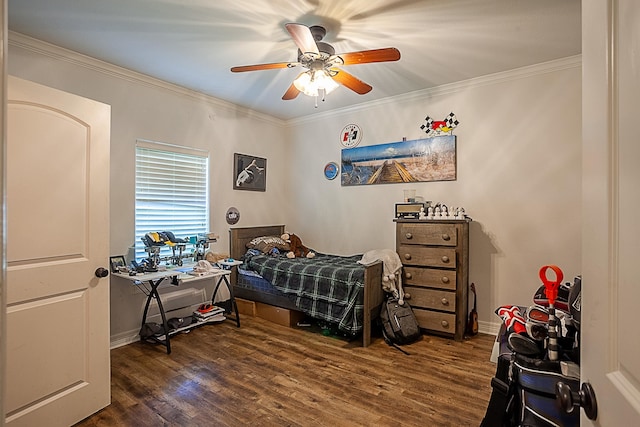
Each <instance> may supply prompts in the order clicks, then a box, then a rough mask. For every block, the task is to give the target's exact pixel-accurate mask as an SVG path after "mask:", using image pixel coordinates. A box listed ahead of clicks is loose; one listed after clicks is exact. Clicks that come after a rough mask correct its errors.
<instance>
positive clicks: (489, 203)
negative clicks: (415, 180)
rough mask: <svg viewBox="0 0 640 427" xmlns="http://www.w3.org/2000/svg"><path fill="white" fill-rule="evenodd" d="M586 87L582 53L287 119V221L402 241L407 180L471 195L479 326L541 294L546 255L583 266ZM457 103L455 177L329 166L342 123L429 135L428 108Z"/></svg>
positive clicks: (367, 134) (329, 246)
mask: <svg viewBox="0 0 640 427" xmlns="http://www.w3.org/2000/svg"><path fill="white" fill-rule="evenodd" d="M340 90H344V89H340ZM374 90H375V88H374ZM580 93H581V67H580V58H567V59H565V60H562V61H556V62H554V63H549V64H540V65H537V66H535V67H529V68H526V69H520V70H514V71H512V72H508V73H502V74H499V75H493V76H487V77H485V78H481V79H476V80H472V81H466V82H459V83H457V84H454V85H450V86H447V87H440V88H437V89H435V90H431V91H425V92H423V93H415V94H411V95H410V96H407V97H404V98H396V99H393V100H391V101H390V102H387V103H384V104H378V105H373V106H366V107H361V108H352V109H350V110H344V111H340V112H338V113H331V114H325V115H322V116H320V115H319V116H312V117H309V118H305V119H303V120H298V121H296V122H293V123H290V129H289V131H290V133H291V136H290V138H291V142H292V145H291V152H292V158H293V159H295V162H294V163H293V164H292V172H293V173H294V178H293V179H292V183H293V188H292V193H291V198H292V199H293V201H294V202H295V206H296V215H295V217H294V218H292V219H291V220H290V223H289V224H288V225H289V228H291V229H292V231H296V232H298V233H299V234H300V235H301V236H303V238H304V243H305V244H307V246H310V247H313V248H316V249H317V250H319V251H335V252H337V253H341V254H351V253H359V252H363V251H366V250H368V249H371V248H393V247H395V227H394V223H393V215H394V204H395V203H396V202H401V201H402V197H403V190H404V189H407V188H415V189H416V190H417V195H420V196H423V197H424V198H425V200H432V201H439V202H443V203H445V204H447V205H449V206H451V205H453V206H463V207H464V208H465V209H466V211H467V213H468V215H470V216H471V217H472V218H473V222H472V223H471V227H470V276H469V280H470V281H473V282H475V284H476V288H477V290H478V294H479V296H478V311H479V320H480V327H481V330H485V331H488V330H495V328H496V327H497V321H498V318H497V316H496V315H495V314H493V311H494V310H495V308H496V307H497V306H499V305H501V304H521V305H526V306H528V305H530V304H532V300H531V298H532V296H533V292H534V291H535V290H536V289H537V288H538V286H539V285H540V283H539V279H538V269H539V268H540V266H542V265H544V264H548V263H555V264H558V265H559V266H560V267H561V268H562V269H563V270H564V272H565V277H566V278H567V279H569V280H572V278H573V277H574V276H575V275H577V274H580V271H579V269H580V257H581V253H580V242H581V234H580V230H581V228H580V227H581V215H580V201H581V199H580V197H581V118H580V117H581V107H580V106H581V96H580ZM326 102H327V103H330V102H331V95H329V96H328V97H327V100H326ZM451 111H453V112H454V113H455V114H456V117H457V119H458V120H459V121H460V124H459V126H458V127H457V128H456V129H455V131H454V134H455V135H456V136H457V180H456V181H448V182H429V183H419V184H384V185H374V186H358V187H341V185H340V182H339V179H336V180H334V181H327V180H326V179H325V178H324V177H323V174H322V171H323V167H324V165H325V164H326V163H327V162H330V161H335V162H338V163H339V162H340V155H341V148H342V147H341V145H340V143H339V133H340V131H341V130H342V128H343V127H344V126H345V125H347V124H349V123H356V124H358V125H359V126H360V127H361V129H362V132H363V139H362V142H361V143H360V146H364V145H374V144H383V143H388V142H397V141H402V138H403V137H406V138H407V139H408V140H412V139H419V138H422V137H424V135H425V134H424V133H423V132H422V130H421V129H420V128H419V126H420V125H421V124H422V123H423V120H424V117H425V116H426V115H429V116H431V117H433V118H435V119H437V120H442V119H443V118H444V117H445V116H446V115H447V114H449V112H451Z"/></svg>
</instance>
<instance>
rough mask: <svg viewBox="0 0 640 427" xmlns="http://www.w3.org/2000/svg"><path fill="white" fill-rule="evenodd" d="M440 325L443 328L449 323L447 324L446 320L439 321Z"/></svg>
mask: <svg viewBox="0 0 640 427" xmlns="http://www.w3.org/2000/svg"><path fill="white" fill-rule="evenodd" d="M440 324H441V325H442V327H443V328H448V327H449V322H447V321H446V320H443V321H441V322H440Z"/></svg>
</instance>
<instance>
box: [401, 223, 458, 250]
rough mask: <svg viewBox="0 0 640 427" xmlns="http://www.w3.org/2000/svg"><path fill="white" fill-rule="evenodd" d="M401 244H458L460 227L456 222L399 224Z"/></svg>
mask: <svg viewBox="0 0 640 427" xmlns="http://www.w3.org/2000/svg"><path fill="white" fill-rule="evenodd" d="M397 231H398V239H399V242H400V244H410V245H437V246H456V245H457V244H458V229H457V228H456V226H455V225H454V224H429V225H428V226H426V227H425V224H398V230H397Z"/></svg>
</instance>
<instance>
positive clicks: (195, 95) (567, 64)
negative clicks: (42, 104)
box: [8, 31, 582, 126]
mask: <svg viewBox="0 0 640 427" xmlns="http://www.w3.org/2000/svg"><path fill="white" fill-rule="evenodd" d="M8 44H9V46H15V47H18V48H21V49H25V50H28V51H31V52H34V53H37V54H40V55H44V56H48V57H50V58H53V59H56V60H59V61H65V62H68V63H71V64H74V65H76V66H79V67H83V68H85V69H88V70H91V71H94V72H98V73H101V74H104V75H107V76H110V77H114V78H118V79H121V80H124V81H128V82H132V83H136V84H142V85H146V86H151V87H154V88H159V89H163V90H166V91H169V92H172V93H174V94H177V95H180V96H185V97H188V98H191V99H195V100H198V101H201V102H206V103H208V104H210V105H211V106H213V107H216V108H220V109H223V110H226V111H229V112H233V113H241V114H242V115H243V116H246V117H250V118H253V119H256V120H262V121H264V122H267V123H270V124H275V125H277V126H298V125H302V124H305V123H308V122H317V121H318V120H322V119H325V118H330V117H335V116H341V115H345V114H349V113H356V112H363V111H367V110H370V109H373V108H379V107H380V106H384V105H387V104H395V105H397V104H398V103H408V102H412V101H415V100H424V99H425V98H431V97H436V96H443V95H449V94H453V93H458V92H461V91H463V90H468V89H470V88H477V87H482V86H487V85H492V84H497V83H501V82H509V81H514V80H519V79H523V78H528V77H532V76H536V75H541V74H546V73H552V72H556V71H561V70H566V69H571V68H576V67H581V66H582V55H575V56H570V57H566V58H561V59H557V60H553V61H548V62H543V63H540V64H534V65H530V66H526V67H521V68H516V69H513V70H509V71H503V72H499V73H494V74H488V75H486V76H481V77H476V78H473V79H468V80H461V81H458V82H454V83H449V84H446V85H441V86H437V87H433V88H426V89H423V90H418V91H414V92H410V93H406V94H402V95H397V96H391V97H387V98H384V99H379V100H376V101H369V102H363V103H360V104H355V105H351V106H349V107H344V108H338V109H335V110H331V111H326V112H323V113H314V114H310V115H308V116H304V117H298V118H294V119H289V120H283V119H279V118H277V117H274V116H270V115H268V114H264V113H260V112H257V111H255V110H251V109H249V108H245V107H241V106H239V105H237V104H233V103H231V102H228V101H224V100H221V99H219V98H215V97H212V96H209V95H205V94H203V93H201V92H197V91H195V90H191V89H187V88H184V87H182V86H178V85H174V84H172V83H168V82H166V81H164V80H160V79H156V78H154V77H151V76H148V75H146V74H142V73H138V72H135V71H132V70H128V69H126V68H122V67H118V66H116V65H113V64H110V63H108V62H105V61H101V60H99V59H96V58H92V57H90V56H87V55H83V54H80V53H77V52H74V51H71V50H68V49H65V48H62V47H59V46H56V45H53V44H51V43H47V42H44V41H42V40H38V39H35V38H32V37H29V36H26V35H24V34H21V33H17V32H15V31H9V39H8Z"/></svg>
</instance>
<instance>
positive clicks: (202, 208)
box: [135, 141, 209, 260]
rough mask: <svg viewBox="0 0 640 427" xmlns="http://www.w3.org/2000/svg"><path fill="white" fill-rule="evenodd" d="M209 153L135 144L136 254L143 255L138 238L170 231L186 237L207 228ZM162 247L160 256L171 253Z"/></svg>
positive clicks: (142, 248)
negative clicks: (151, 233) (147, 234)
mask: <svg viewBox="0 0 640 427" xmlns="http://www.w3.org/2000/svg"><path fill="white" fill-rule="evenodd" d="M208 164H209V159H208V154H207V153H205V152H200V151H196V150H189V149H185V148H183V147H176V146H171V145H165V144H159V143H149V142H146V141H144V142H143V141H138V142H137V143H136V212H135V222H136V224H135V233H136V235H135V242H136V243H135V257H136V259H137V260H139V259H141V258H145V257H146V256H147V253H146V252H145V250H144V243H143V242H142V240H141V238H142V237H143V236H144V235H145V234H146V233H149V232H154V231H171V232H172V233H173V234H175V236H176V237H179V238H185V237H189V236H195V235H196V234H197V233H206V232H208V231H209V200H208V194H209V191H208V188H207V183H208V181H209V180H208V175H209V173H208V172H209V171H208ZM170 252H171V250H170V248H168V247H167V248H163V251H162V252H161V254H162V255H165V254H168V253H170Z"/></svg>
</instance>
